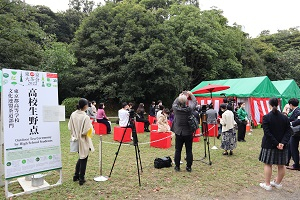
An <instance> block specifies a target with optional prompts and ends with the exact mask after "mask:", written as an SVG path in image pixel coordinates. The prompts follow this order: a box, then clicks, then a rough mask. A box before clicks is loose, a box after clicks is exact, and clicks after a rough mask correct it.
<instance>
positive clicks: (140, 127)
mask: <svg viewBox="0 0 300 200" xmlns="http://www.w3.org/2000/svg"><path fill="white" fill-rule="evenodd" d="M134 123H135V130H136V133H144V132H145V131H144V122H137V121H135V122H134Z"/></svg>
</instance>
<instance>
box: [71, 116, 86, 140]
mask: <svg viewBox="0 0 300 200" xmlns="http://www.w3.org/2000/svg"><path fill="white" fill-rule="evenodd" d="M71 118H72V115H71V117H70V120H71ZM84 122H85V118H84V120H82V124H81V132H82V131H83V125H84ZM71 124H72V126H73V130H74V131H75V130H76V129H75V126H74V122H73V119H72V120H71ZM72 137H75V138H77V137H76V136H75V135H74V133H73V132H72ZM77 139H78V138H77Z"/></svg>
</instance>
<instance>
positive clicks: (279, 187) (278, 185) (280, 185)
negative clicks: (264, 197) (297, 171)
mask: <svg viewBox="0 0 300 200" xmlns="http://www.w3.org/2000/svg"><path fill="white" fill-rule="evenodd" d="M270 184H271V185H272V186H273V187H276V188H277V189H281V188H282V184H281V183H279V184H278V183H276V182H275V181H271V182H270Z"/></svg>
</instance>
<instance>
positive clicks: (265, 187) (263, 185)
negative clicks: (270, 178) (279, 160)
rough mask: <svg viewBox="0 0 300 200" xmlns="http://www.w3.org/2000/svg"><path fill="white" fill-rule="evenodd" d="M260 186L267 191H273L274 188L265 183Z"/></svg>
mask: <svg viewBox="0 0 300 200" xmlns="http://www.w3.org/2000/svg"><path fill="white" fill-rule="evenodd" d="M259 186H260V187H262V188H264V189H265V190H272V186H271V185H266V184H265V183H260V184H259Z"/></svg>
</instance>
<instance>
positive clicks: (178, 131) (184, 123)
mask: <svg viewBox="0 0 300 200" xmlns="http://www.w3.org/2000/svg"><path fill="white" fill-rule="evenodd" d="M188 98H191V101H189V102H188ZM187 103H189V105H187ZM196 105H197V101H196V98H195V96H194V95H193V94H192V93H191V92H190V91H184V92H182V93H181V94H179V96H178V97H177V98H176V99H175V100H174V102H173V105H172V108H173V111H174V115H175V118H174V121H173V126H172V131H173V132H174V133H175V136H176V138H175V168H174V169H175V171H180V159H181V151H182V147H183V144H185V149H186V161H187V165H186V170H187V171H188V172H191V171H192V168H191V166H192V164H193V152H192V144H193V131H192V130H191V128H190V126H189V123H188V116H189V115H191V114H192V111H193V110H194V109H195V108H196Z"/></svg>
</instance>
